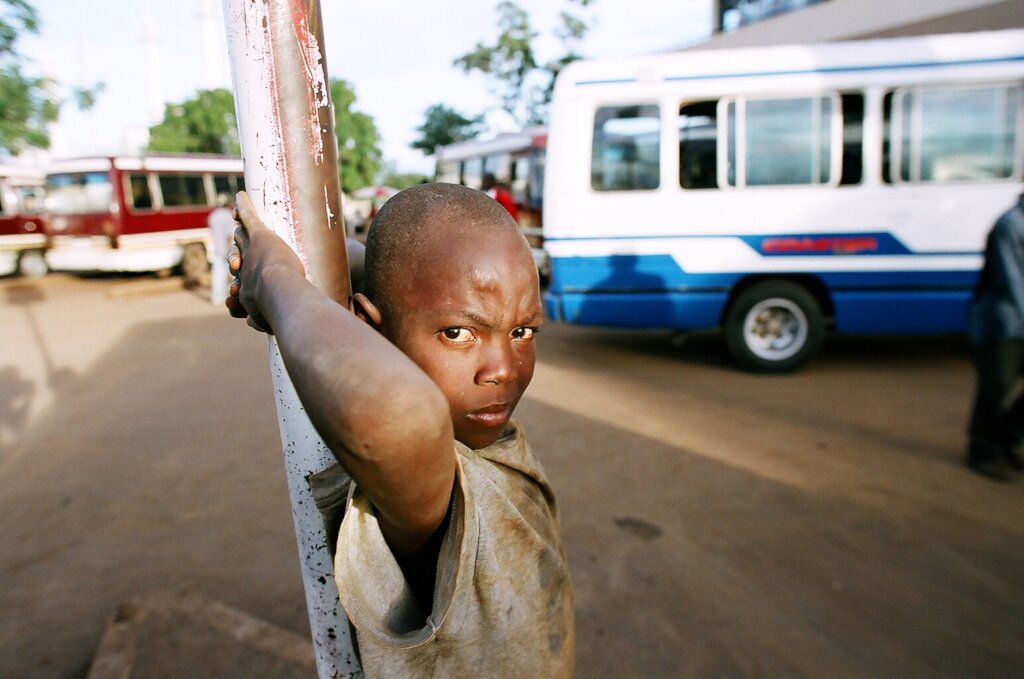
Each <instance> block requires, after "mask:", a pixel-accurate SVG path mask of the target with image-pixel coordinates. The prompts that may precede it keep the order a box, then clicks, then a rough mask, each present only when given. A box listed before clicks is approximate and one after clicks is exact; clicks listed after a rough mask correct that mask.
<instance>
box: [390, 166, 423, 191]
mask: <svg viewBox="0 0 1024 679" xmlns="http://www.w3.org/2000/svg"><path fill="white" fill-rule="evenodd" d="M382 175H383V176H382V177H381V180H380V182H381V184H384V185H386V186H391V187H394V188H396V189H399V190H401V189H407V188H409V187H410V186H416V185H417V184H423V183H426V182H429V181H430V177H428V176H427V175H425V174H421V173H419V172H399V171H398V170H397V169H396V168H395V163H394V162H388V163H386V164H385V167H384V170H383V172H382Z"/></svg>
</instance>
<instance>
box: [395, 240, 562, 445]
mask: <svg viewBox="0 0 1024 679" xmlns="http://www.w3.org/2000/svg"><path fill="white" fill-rule="evenodd" d="M388 308H389V311H388V312H387V316H388V317H386V318H384V319H383V323H382V328H381V329H382V332H383V333H384V335H385V336H387V337H388V339H390V340H391V341H392V342H393V343H394V344H395V345H396V346H397V347H398V348H399V349H401V350H402V351H403V352H404V353H405V354H406V355H407V356H409V357H410V358H411V359H412V360H413V361H414V362H415V363H416V364H417V365H418V366H419V367H420V368H421V369H422V370H423V371H424V372H426V373H427V374H428V375H429V376H430V377H431V379H433V380H434V383H435V384H437V386H438V387H440V388H441V391H442V392H443V393H444V395H445V397H446V398H447V399H448V405H449V407H450V409H451V414H452V424H453V425H454V428H455V438H456V439H457V440H459V441H461V442H462V443H464V444H465V445H467V446H469V447H470V448H483V447H486V446H488V445H490V444H492V443H494V441H495V440H497V438H498V437H499V436H500V435H501V433H502V432H503V431H504V429H505V425H506V423H507V422H508V420H509V417H511V415H512V411H513V410H514V409H515V407H516V405H517V404H518V403H519V399H520V398H521V397H522V395H523V392H524V391H526V387H527V385H529V384H530V380H531V379H532V378H533V368H534V360H535V357H534V333H535V332H536V330H537V329H538V328H539V327H540V324H541V322H542V320H543V311H542V308H541V304H540V293H539V290H538V286H537V271H536V268H535V267H534V264H533V258H532V256H531V255H530V250H529V248H528V247H527V246H526V244H525V242H523V240H522V238H521V237H519V236H518V234H515V233H504V234H494V233H493V232H492V233H485V234H481V235H470V236H468V237H467V236H466V235H465V232H462V233H460V234H459V235H453V236H452V237H451V238H447V239H446V238H439V239H436V240H433V241H431V242H429V243H425V244H423V246H422V247H421V248H420V249H419V251H418V256H417V258H416V262H414V263H413V265H412V266H410V267H409V268H408V269H407V270H405V271H404V273H403V275H402V279H401V280H400V281H397V282H396V285H395V288H394V290H393V294H392V296H391V301H390V304H389V307H388Z"/></svg>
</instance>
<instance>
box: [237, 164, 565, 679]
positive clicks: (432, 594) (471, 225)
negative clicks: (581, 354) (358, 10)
mask: <svg viewBox="0 0 1024 679" xmlns="http://www.w3.org/2000/svg"><path fill="white" fill-rule="evenodd" d="M237 205H238V207H237V210H238V216H239V220H240V222H241V226H239V227H238V229H236V231H235V248H234V249H233V250H232V253H231V255H230V256H229V257H230V260H229V261H230V265H231V269H232V273H234V274H236V275H237V279H236V280H235V281H234V282H233V283H232V286H231V291H230V292H231V295H230V296H229V297H228V301H227V305H228V308H229V310H230V311H231V314H232V315H233V316H235V317H238V318H244V317H247V318H248V322H249V325H251V326H252V327H254V328H257V329H259V330H262V331H265V332H273V333H274V334H275V335H276V336H277V340H278V345H279V347H280V350H281V354H282V356H283V358H284V362H285V365H286V366H287V368H288V373H289V375H290V377H291V379H292V382H293V383H294V385H295V388H296V390H297V392H298V394H299V397H300V399H301V401H302V403H303V406H304V407H305V408H306V411H307V412H308V414H309V417H310V420H311V422H312V423H313V425H314V426H315V427H316V429H317V431H318V432H319V433H320V435H321V437H322V438H323V439H324V442H325V443H326V444H327V445H328V447H329V448H330V449H331V450H332V451H333V452H334V454H335V455H336V456H337V457H338V460H339V462H340V463H341V464H342V466H343V467H344V468H345V470H346V471H347V472H348V473H349V474H350V475H351V476H352V478H353V480H354V481H355V483H354V490H353V491H352V492H351V493H350V496H349V500H348V505H347V508H346V511H345V517H344V520H343V522H342V525H341V530H340V532H339V535H338V551H337V555H336V557H335V577H336V579H337V584H338V591H339V594H340V596H341V601H342V604H343V605H344V608H345V612H346V613H347V614H348V617H349V620H350V621H351V622H352V625H353V626H354V627H355V629H356V638H357V640H358V644H359V652H360V655H361V658H362V662H363V669H364V671H365V673H366V675H367V676H400V677H420V676H436V677H489V676H502V677H559V676H570V675H571V674H572V663H573V651H574V633H573V620H572V593H571V588H570V584H569V575H568V568H567V565H566V562H565V556H564V553H563V551H562V547H561V542H560V539H559V535H558V515H557V509H556V506H555V499H554V496H553V494H552V492H551V489H550V487H549V486H548V483H547V480H546V479H545V477H544V474H543V471H542V470H541V468H540V465H539V464H538V462H537V461H536V459H535V458H534V457H533V455H532V453H531V452H530V449H529V448H528V447H527V445H526V443H525V441H524V439H523V434H522V431H521V429H520V428H519V426H518V425H517V424H516V423H515V422H514V421H513V420H511V416H512V412H513V410H514V409H515V407H516V404H517V403H518V402H519V399H520V398H521V397H522V395H523V392H524V390H525V389H526V387H527V385H528V384H529V383H530V379H531V378H532V376H533V368H534V334H535V333H536V331H537V329H538V328H539V326H540V324H541V322H542V310H541V305H540V293H539V290H538V283H537V270H536V268H535V267H534V264H533V258H532V256H531V254H530V249H529V247H528V246H527V244H526V241H525V239H524V238H523V236H522V234H521V233H520V232H519V230H518V228H517V226H516V224H515V223H514V222H513V221H512V219H511V218H510V216H509V215H508V213H507V212H505V210H504V208H502V207H501V206H500V205H499V204H498V203H496V202H494V201H493V200H491V199H490V198H488V196H487V195H486V194H484V193H480V192H478V191H474V190H471V189H467V188H465V187H461V186H456V185H453V184H424V185H420V186H417V187H414V188H411V189H407V190H406V191H403V192H401V193H400V194H398V195H396V196H395V197H393V198H392V199H391V200H389V201H388V202H387V203H386V204H385V206H384V207H383V208H382V209H381V211H380V212H379V213H378V215H377V217H376V219H375V220H374V222H373V225H372V226H371V229H370V232H369V234H368V236H367V243H366V259H365V270H364V275H363V292H361V293H357V294H355V295H354V297H353V309H354V312H355V313H350V312H349V311H348V310H347V309H345V308H344V307H341V306H339V305H337V304H335V303H334V302H333V301H331V300H330V299H328V298H327V297H326V296H324V295H323V294H322V293H321V292H320V291H318V290H317V289H316V288H314V287H313V286H312V285H311V284H309V283H308V282H307V281H306V279H305V278H304V275H303V268H302V265H301V264H300V262H299V261H298V258H297V257H296V256H295V255H294V253H292V252H291V250H290V249H289V248H288V247H287V246H286V245H285V243H284V242H283V241H281V240H280V239H279V238H278V237H277V236H276V235H274V234H273V232H271V231H270V230H269V229H267V228H266V227H265V226H264V225H263V224H262V223H261V222H260V220H259V218H258V217H257V215H256V213H255V211H254V208H253V206H252V203H251V202H250V201H249V199H248V197H247V196H246V195H245V194H244V193H239V194H238V201H237Z"/></svg>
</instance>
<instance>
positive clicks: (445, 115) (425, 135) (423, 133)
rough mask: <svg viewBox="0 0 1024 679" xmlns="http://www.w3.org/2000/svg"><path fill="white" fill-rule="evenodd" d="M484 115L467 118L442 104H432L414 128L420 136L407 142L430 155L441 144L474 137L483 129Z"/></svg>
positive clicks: (444, 144) (445, 144)
mask: <svg viewBox="0 0 1024 679" xmlns="http://www.w3.org/2000/svg"><path fill="white" fill-rule="evenodd" d="M483 122H484V117H483V116H482V115H479V116H476V117H475V118H467V117H466V116H464V115H462V114H461V113H459V112H458V111H456V110H455V109H452V108H448V107H447V106H445V105H444V104H434V105H433V106H431V107H430V108H428V109H427V110H426V112H425V113H424V120H423V124H422V125H420V126H419V127H417V128H416V131H417V132H419V133H420V138H419V139H417V140H416V141H414V142H413V143H411V144H409V146H410V147H412V148H414V149H420V150H421V151H423V153H424V155H430V154H431V153H434V152H435V151H437V149H438V148H439V147H441V146H447V145H448V144H454V143H455V142H457V141H465V140H467V139H472V138H473V137H476V136H477V135H479V134H480V133H481V132H482V131H483Z"/></svg>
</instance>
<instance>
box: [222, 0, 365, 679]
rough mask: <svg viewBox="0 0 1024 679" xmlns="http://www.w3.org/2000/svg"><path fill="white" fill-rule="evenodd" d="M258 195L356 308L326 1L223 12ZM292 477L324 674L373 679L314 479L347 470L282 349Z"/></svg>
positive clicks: (281, 397) (265, 211)
mask: <svg viewBox="0 0 1024 679" xmlns="http://www.w3.org/2000/svg"><path fill="white" fill-rule="evenodd" d="M223 2H224V18H225V26H226V29H227V41H228V52H229V56H230V61H231V74H232V80H233V82H234V93H235V110H236V113H237V116H238V131H239V139H240V141H241V147H242V157H243V161H244V165H245V184H246V190H247V191H248V193H249V195H250V197H251V198H252V201H253V204H254V205H255V206H256V207H257V208H258V209H259V211H260V213H261V214H262V216H263V218H264V221H265V222H266V223H267V225H268V226H269V227H270V228H272V229H274V231H275V232H276V233H277V234H278V235H279V236H281V237H282V238H283V239H284V240H285V241H286V242H287V243H288V244H289V245H290V246H291V247H292V249H293V250H294V251H295V252H296V254H297V255H298V257H299V259H300V260H301V261H302V263H303V265H304V266H305V268H306V276H307V278H309V280H310V281H311V282H312V283H313V284H314V285H316V286H317V287H318V288H319V289H321V290H323V291H324V292H325V293H326V294H327V295H328V296H330V297H331V298H332V299H334V300H335V301H337V302H338V303H340V304H344V305H346V306H350V296H351V283H350V281H349V273H348V262H347V257H346V250H345V228H344V223H343V219H342V212H341V188H340V186H339V182H338V153H337V138H336V136H335V134H334V112H333V107H332V105H331V96H330V80H329V79H328V75H327V64H326V60H325V56H324V40H323V26H322V20H321V12H320V3H319V0H223ZM270 363H271V372H272V377H273V382H274V392H275V399H276V402H277V413H278V421H279V426H280V430H281V443H282V447H283V449H284V458H285V471H286V473H287V477H288V488H289V493H290V496H291V504H292V517H293V519H294V522H295V533H296V539H297V542H298V546H299V558H300V565H301V570H302V578H303V584H304V586H305V592H306V604H307V608H308V611H309V622H310V629H311V632H312V638H313V649H314V652H315V654H316V661H317V672H318V674H319V676H321V677H361V676H362V672H361V670H360V667H359V663H358V660H357V658H356V654H355V653H354V652H353V647H352V643H351V639H350V638H349V625H348V620H347V619H346V618H345V613H344V611H343V610H342V609H341V605H340V603H339V600H338V591H337V587H336V585H335V582H334V572H333V571H334V568H333V563H332V561H331V557H330V553H329V550H328V546H327V545H328V542H327V536H326V531H325V529H324V524H323V521H322V519H321V516H320V513H319V511H318V510H317V509H316V506H315V503H314V501H313V497H312V493H311V490H310V486H309V478H310V476H311V475H313V474H316V473H318V472H321V471H323V470H324V469H326V468H328V467H330V466H333V465H335V464H336V463H337V461H336V459H335V458H334V455H333V453H331V451H330V450H329V449H328V448H327V447H326V445H324V443H323V441H322V440H321V439H320V436H319V435H318V434H317V432H316V430H315V429H314V428H313V426H312V424H311V423H310V422H309V418H308V416H307V415H306V413H305V411H304V410H303V408H302V404H301V403H300V402H299V399H298V396H297V394H296V393H295V389H294V387H293V386H292V384H291V380H290V379H289V377H288V374H287V371H286V370H285V367H284V363H283V361H282V360H281V355H280V352H279V351H278V349H277V344H276V341H275V340H274V338H271V339H270Z"/></svg>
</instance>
